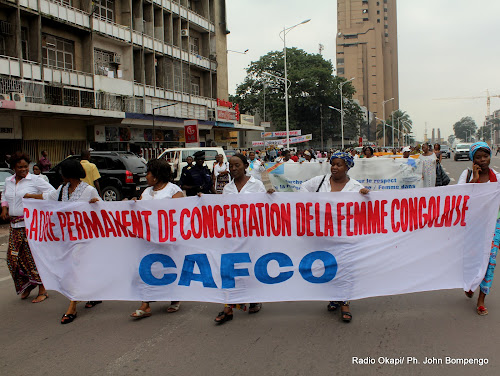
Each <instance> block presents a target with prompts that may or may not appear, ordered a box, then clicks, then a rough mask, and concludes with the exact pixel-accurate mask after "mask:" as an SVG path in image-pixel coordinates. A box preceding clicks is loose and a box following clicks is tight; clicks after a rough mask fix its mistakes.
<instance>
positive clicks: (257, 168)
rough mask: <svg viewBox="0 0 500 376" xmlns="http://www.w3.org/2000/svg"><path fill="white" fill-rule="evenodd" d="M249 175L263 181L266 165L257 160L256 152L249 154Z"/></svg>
mask: <svg viewBox="0 0 500 376" xmlns="http://www.w3.org/2000/svg"><path fill="white" fill-rule="evenodd" d="M248 157H249V158H250V159H249V160H248V175H249V176H253V177H254V178H255V179H257V180H260V181H262V173H263V172H264V171H265V167H264V164H263V163H262V162H261V161H259V160H258V159H257V158H255V152H254V151H251V152H250V153H248Z"/></svg>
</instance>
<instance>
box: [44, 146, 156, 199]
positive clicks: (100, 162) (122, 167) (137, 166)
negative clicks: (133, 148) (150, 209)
mask: <svg viewBox="0 0 500 376" xmlns="http://www.w3.org/2000/svg"><path fill="white" fill-rule="evenodd" d="M68 158H72V159H77V160H80V156H79V155H78V156H77V155H72V156H70V157H68ZM68 158H66V159H68ZM90 162H92V163H94V164H95V165H96V166H97V169H98V170H99V174H101V178H100V179H99V186H100V188H101V194H102V199H103V200H104V201H120V200H122V199H124V198H128V199H131V198H133V197H140V196H141V194H142V192H143V191H144V189H146V188H147V186H148V185H147V183H146V169H147V168H146V164H145V163H144V162H143V161H142V160H141V159H140V158H139V157H138V156H137V155H135V154H134V153H130V152H121V151H92V152H90ZM60 165H61V164H58V165H56V166H55V167H53V168H52V169H51V170H50V171H48V172H46V173H45V175H47V177H48V178H49V182H50V184H52V185H53V186H54V187H55V188H57V187H59V185H61V183H62V177H61V174H60V173H59V171H60Z"/></svg>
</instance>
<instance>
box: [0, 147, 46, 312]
mask: <svg viewBox="0 0 500 376" xmlns="http://www.w3.org/2000/svg"><path fill="white" fill-rule="evenodd" d="M9 163H10V166H11V167H12V168H13V169H14V172H15V174H14V175H12V176H10V177H8V178H7V179H5V186H4V190H3V193H2V214H1V217H2V219H3V220H6V219H7V218H8V219H10V232H9V248H8V251H7V266H8V267H9V271H10V274H11V275H12V279H13V280H14V286H15V288H16V292H17V294H18V295H19V294H20V295H21V299H27V298H28V296H29V295H30V292H31V290H33V289H34V288H35V287H36V286H38V296H37V297H36V298H35V299H33V300H32V303H40V302H43V301H44V300H45V299H47V298H48V297H49V295H48V294H47V290H45V287H44V286H43V283H42V280H41V279H40V276H39V275H38V270H37V268H36V264H35V260H34V259H33V255H32V254H31V250H30V247H29V245H28V239H27V238H26V228H25V225H24V206H23V197H24V195H25V194H26V193H42V192H51V191H53V190H54V187H52V186H51V185H50V184H49V183H47V182H46V181H45V180H43V179H42V178H39V177H38V176H36V175H33V174H30V173H29V164H30V158H29V157H28V156H27V155H26V154H24V153H21V152H16V153H15V154H13V155H12V157H11V158H10V161H9Z"/></svg>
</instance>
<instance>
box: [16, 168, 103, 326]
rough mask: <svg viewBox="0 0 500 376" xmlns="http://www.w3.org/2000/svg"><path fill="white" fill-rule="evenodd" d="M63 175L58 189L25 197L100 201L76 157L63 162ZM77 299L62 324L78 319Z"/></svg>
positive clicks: (87, 305)
mask: <svg viewBox="0 0 500 376" xmlns="http://www.w3.org/2000/svg"><path fill="white" fill-rule="evenodd" d="M60 166H61V175H62V178H63V184H62V185H61V186H60V187H59V188H58V189H57V190H56V191H51V192H48V193H43V194H29V193H28V194H26V195H24V198H34V199H38V200H52V201H62V202H89V203H91V204H93V203H95V202H97V201H100V197H99V193H98V192H97V190H96V189H95V188H94V187H92V186H91V185H89V184H87V183H85V182H84V181H81V179H84V178H85V175H86V173H85V170H84V169H83V166H82V165H81V163H80V162H78V161H77V160H76V159H68V160H65V161H64V162H62V163H61V165H60ZM77 303H78V302H77V301H71V302H70V303H69V307H68V309H67V310H66V313H65V314H64V315H63V316H62V317H61V324H69V323H71V322H73V320H75V319H76V315H77V313H76V304H77ZM100 303H102V302H101V301H88V302H87V303H86V304H85V308H92V307H94V306H96V305H97V304H100Z"/></svg>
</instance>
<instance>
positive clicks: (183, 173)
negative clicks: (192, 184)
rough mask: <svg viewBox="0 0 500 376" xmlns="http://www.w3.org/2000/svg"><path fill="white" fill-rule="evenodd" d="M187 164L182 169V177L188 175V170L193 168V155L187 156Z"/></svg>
mask: <svg viewBox="0 0 500 376" xmlns="http://www.w3.org/2000/svg"><path fill="white" fill-rule="evenodd" d="M186 162H187V166H184V167H183V168H182V171H181V179H183V177H184V176H186V173H187V171H189V170H191V168H193V157H191V156H189V157H187V158H186Z"/></svg>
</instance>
